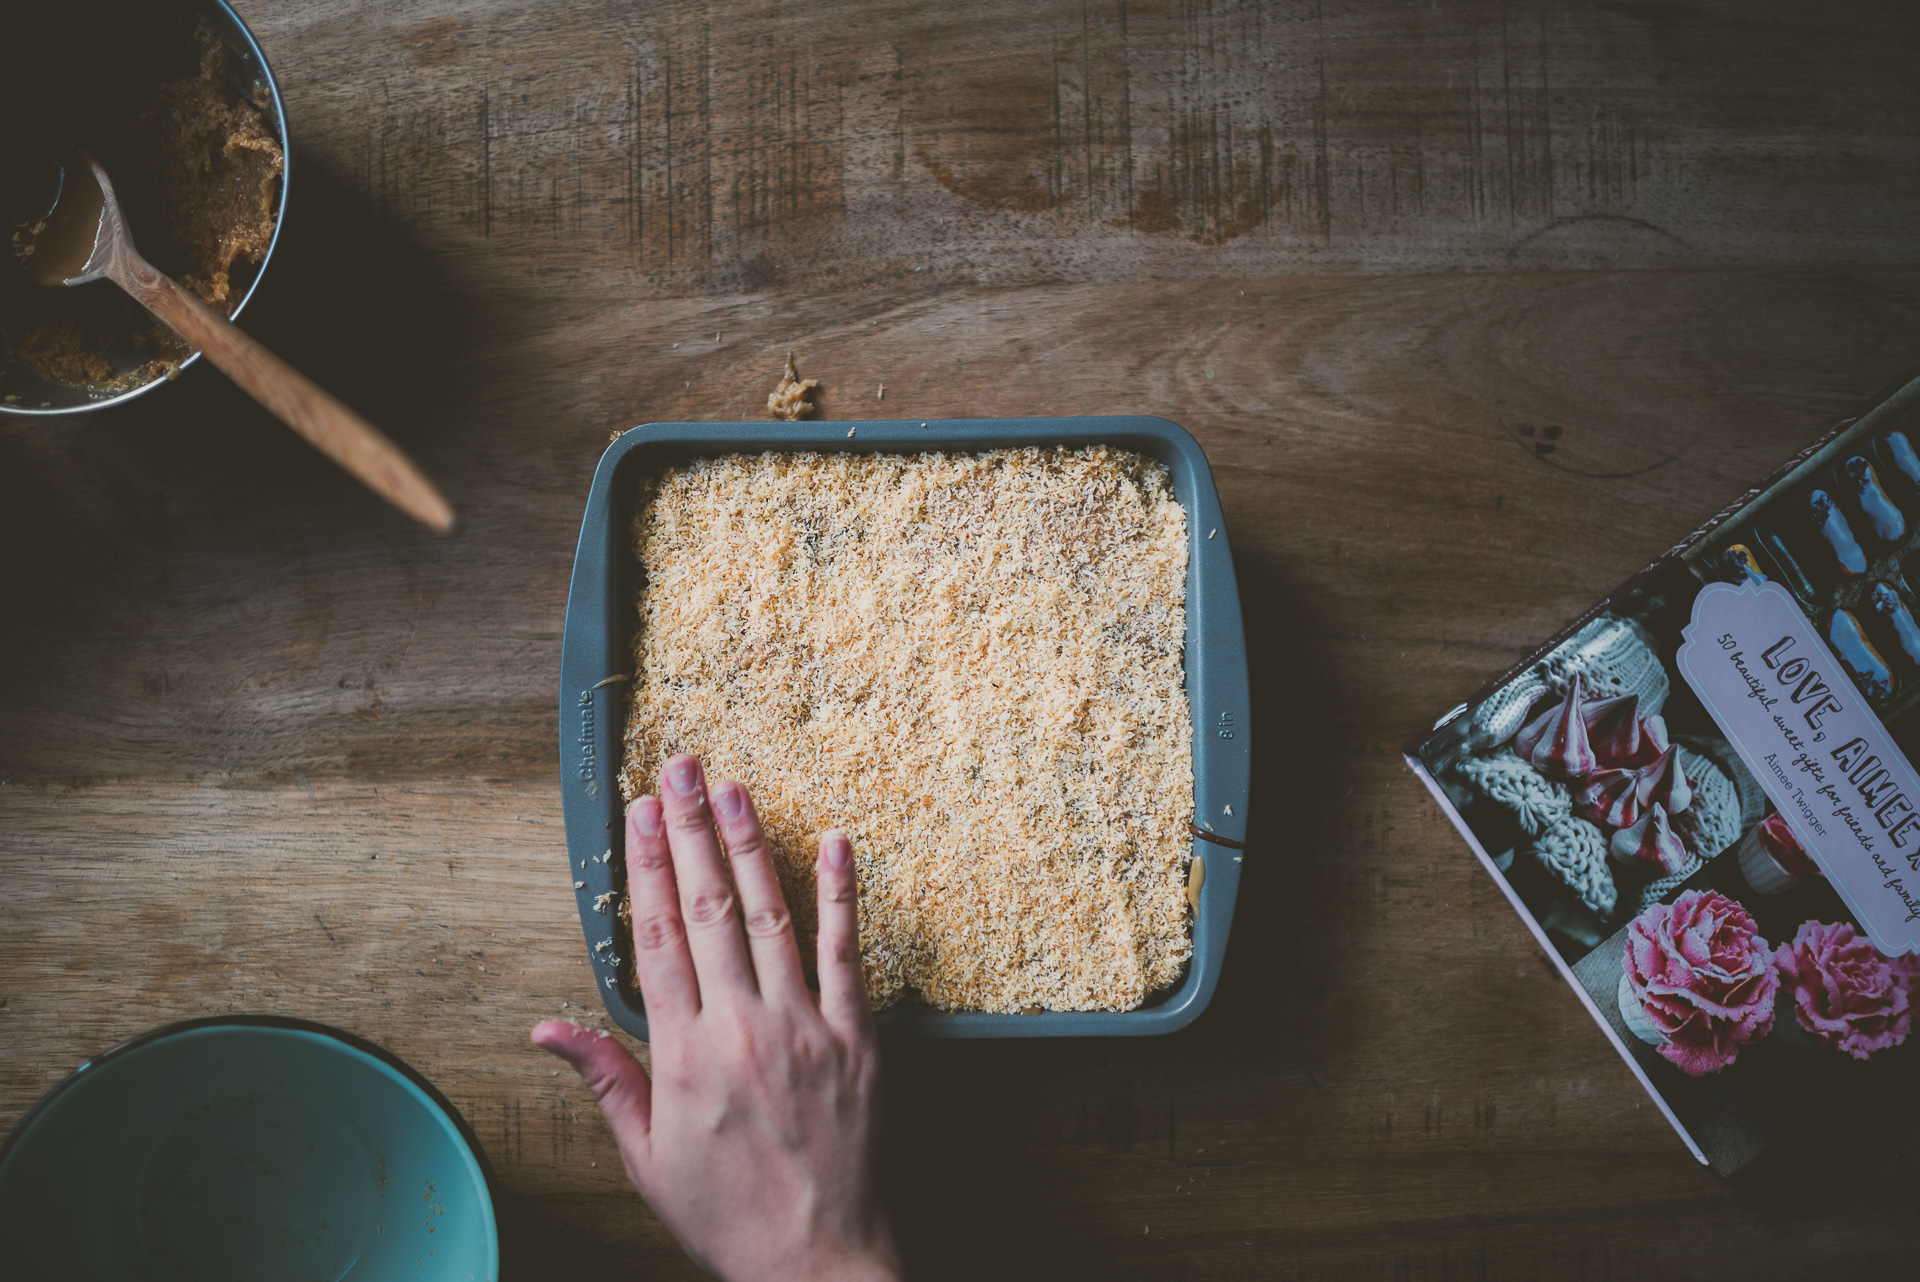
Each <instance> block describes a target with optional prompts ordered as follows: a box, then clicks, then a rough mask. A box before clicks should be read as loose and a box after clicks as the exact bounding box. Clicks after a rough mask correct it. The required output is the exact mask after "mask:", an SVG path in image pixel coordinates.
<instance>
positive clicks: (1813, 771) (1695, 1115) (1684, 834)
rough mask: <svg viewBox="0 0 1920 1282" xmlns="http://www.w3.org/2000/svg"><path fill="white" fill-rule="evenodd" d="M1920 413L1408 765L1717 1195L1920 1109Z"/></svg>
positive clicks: (1903, 416) (1768, 494)
mask: <svg viewBox="0 0 1920 1282" xmlns="http://www.w3.org/2000/svg"><path fill="white" fill-rule="evenodd" d="M1916 406H1920V379H1916V380H1914V381H1913V382H1910V383H1908V384H1907V385H1905V386H1904V387H1901V388H1900V389H1899V390H1897V391H1896V392H1894V393H1893V394H1892V395H1891V396H1889V397H1888V398H1886V399H1885V400H1883V401H1881V402H1880V403H1879V404H1877V405H1876V406H1875V407H1874V408H1873V409H1871V410H1870V411H1868V412H1867V413H1866V414H1864V415H1862V416H1860V417H1859V418H1857V419H1852V420H1849V421H1847V422H1845V423H1842V424H1841V425H1840V426H1839V427H1838V428H1836V429H1834V430H1833V431H1832V432H1830V433H1828V434H1827V435H1826V436H1825V437H1823V438H1822V439H1821V440H1819V441H1817V442H1816V443H1815V444H1814V445H1813V446H1811V447H1810V448H1809V449H1808V450H1807V451H1806V452H1804V453H1803V454H1801V455H1800V456H1799V457H1797V458H1795V459H1793V460H1790V461H1789V462H1788V463H1787V464H1786V465H1785V466H1784V467H1782V468H1781V469H1780V470H1779V471H1778V472H1776V473H1775V474H1774V475H1773V476H1772V477H1770V478H1768V480H1767V481H1766V483H1764V484H1763V485H1762V486H1761V487H1759V488H1758V489H1756V490H1754V491H1752V492H1750V493H1749V494H1747V495H1746V496H1744V497H1743V498H1741V499H1740V500H1739V501H1737V502H1735V503H1734V504H1732V505H1731V506H1729V507H1728V508H1726V509H1725V510H1723V511H1722V512H1721V513H1719V514H1718V515H1717V516H1715V517H1714V518H1713V519H1712V520H1710V521H1709V522H1708V523H1707V524H1706V525H1705V526H1703V527H1702V528H1701V529H1699V530H1697V531H1695V532H1694V533H1693V534H1692V535H1691V536H1689V537H1688V538H1686V539H1685V540H1684V541H1683V542H1681V543H1680V544H1678V545H1676V546H1675V547H1673V548H1672V549H1671V550H1670V551H1668V552H1667V553H1666V554H1665V555H1664V556H1662V557H1661V558H1660V559H1659V560H1658V561H1656V562H1655V563H1654V564H1653V565H1651V566H1649V567H1647V568H1646V569H1645V570H1643V571H1642V572H1641V573H1639V574H1638V575H1636V576H1634V577H1633V578H1632V579H1630V580H1629V581H1628V582H1627V583H1625V584H1623V585H1622V586H1621V587H1620V588H1619V589H1618V590H1617V591H1615V592H1614V593H1612V594H1611V595H1609V596H1608V597H1607V598H1606V599H1605V600H1604V601H1602V602H1600V603H1599V604H1598V605H1596V606H1595V607H1594V608H1593V609H1592V610H1590V611H1589V612H1588V613H1587V614H1586V615H1585V616H1583V617H1582V618H1580V619H1578V620H1576V621H1575V623H1574V624H1573V625H1572V626H1570V627H1569V628H1568V629H1567V630H1566V631H1565V632H1564V633H1562V634H1561V635H1560V636H1559V637H1556V638H1554V639H1553V640H1552V641H1551V642H1549V643H1548V644H1547V645H1545V646H1543V647H1542V648H1541V649H1540V650H1538V651H1536V652H1535V653H1534V654H1533V655H1532V656H1531V657H1530V658H1529V659H1527V660H1526V661H1525V662H1524V663H1522V664H1520V665H1519V666H1518V667H1516V668H1515V669H1513V670H1512V671H1510V672H1509V673H1508V674H1507V675H1506V676H1504V677H1502V678H1501V679H1500V680H1499V681H1497V682H1495V683H1494V684H1492V685H1491V686H1489V687H1487V688H1486V689H1485V690H1483V691H1482V692H1481V694H1480V695H1479V696H1478V697H1477V698H1475V699H1473V700H1471V701H1470V702H1468V703H1465V704H1462V705H1460V706H1459V707H1457V708H1455V709H1454V710H1453V711H1452V712H1450V713H1448V714H1447V715H1446V716H1445V717H1443V718H1441V720H1440V721H1439V723H1438V724H1437V725H1436V726H1435V728H1434V729H1433V731H1432V732H1430V733H1429V734H1427V735H1425V736H1423V737H1422V738H1420V739H1419V740H1417V741H1416V742H1415V743H1413V744H1412V745H1410V746H1409V748H1408V749H1407V761H1408V764H1409V765H1410V766H1411V767H1412V768H1413V769H1414V771H1415V773H1416V774H1418V775H1419V776H1420V778H1421V779H1422V780H1423V781H1424V782H1425V783H1426V785H1427V786H1428V788H1429V789H1430V790H1431V791H1432V792H1433V794H1434V797H1435V798H1436V799H1437V800H1438V801H1439V803H1440V804H1441V806H1442V807H1444V808H1445V809H1446V811H1447V813H1448V816H1449V818H1451V819H1452V821H1453V823H1454V825H1455V827H1456V828H1458V829H1459V831H1460V833H1461V835H1462V836H1463V837H1465V838H1466V840H1467V842H1468V844H1469V845H1470V846H1471V847H1472V848H1473V850H1474V851H1475V853H1476V854H1477V855H1478V856H1479V858H1480V860H1481V862H1482V863H1483V864H1484V865H1485V867H1486V869H1487V871H1488V872H1489V873H1490V874H1491V875H1492V876H1493V877H1494V879H1495V880H1496V881H1497V882H1498V883H1499V884H1500V886H1501V888H1502V889H1503V890H1504V891H1505V893H1506V895H1507V898H1508V899H1509V901H1510V902H1511V903H1512V904H1513V906H1514V908H1515V909H1516V910H1517V911H1518V912H1519V913H1520V915H1521V917H1522V918H1523V919H1524V920H1525V921H1526V923H1527V924H1528V926H1529V928H1530V929H1531V930H1532V932H1533V934H1534V935H1535V937H1536V938H1537V939H1538V940H1539V941H1540V943H1541V945H1542V946H1543V947H1545V948H1546V949H1547V951H1548V953H1549V955H1550V956H1551V957H1552V958H1553V959H1554V961H1555V964H1556V965H1557V967H1558V969H1559V970H1560V973H1561V975H1562V976H1563V977H1564V978H1565V979H1566V980H1567V982H1568V983H1569V984H1570V985H1571V986H1572V987H1573V989H1574V992H1575V993H1576V994H1577V996H1578V997H1579V999H1580V1000H1581V1001H1582V1002H1583V1003H1584V1004H1585V1006H1586V1007H1587V1009H1588V1011H1589V1013H1590V1014H1592V1016H1593V1018H1594V1019H1595V1020H1596V1021H1597V1022H1598V1023H1599V1025H1600V1027H1601V1029H1602V1030H1603V1031H1604V1032H1605V1033H1606V1035H1607V1037H1608V1039H1609V1040H1610V1041H1611V1043H1612V1044H1613V1046H1614V1048H1615V1049H1616V1050H1617V1051H1618V1052H1619V1054H1620V1055H1621V1057H1622V1058H1623V1059H1624V1060H1625V1061H1626V1062H1627V1064H1628V1065H1629V1067H1630V1068H1631V1069H1632V1070H1633V1072H1634V1074H1635V1076H1636V1077H1637V1078H1638V1079H1639V1081H1640V1083H1641V1084H1642V1085H1643V1086H1644V1087H1645V1088H1646V1090H1647V1092H1648V1094H1649V1095H1651V1096H1652V1098H1653V1100H1654V1102H1655V1103H1656V1104H1657V1105H1658V1106H1659V1108H1660V1109H1661V1111H1662V1112H1663V1113H1664V1114H1665V1115H1666V1117H1667V1119H1668V1120H1669V1121H1670V1122H1672V1124H1673V1126H1674V1128H1675V1130H1677V1131H1678V1132H1679V1134H1680V1136H1681V1138H1682V1140H1683V1141H1684V1142H1685V1143H1686V1144H1687V1146H1688V1148H1689V1149H1690V1150H1691V1151H1692V1152H1693V1154H1694V1156H1695V1157H1697V1158H1698V1159H1699V1160H1700V1161H1702V1162H1704V1163H1706V1164H1708V1165H1709V1166H1711V1167H1712V1168H1714V1169H1715V1170H1716V1171H1719V1172H1721V1173H1723V1174H1733V1173H1734V1172H1737V1171H1741V1170H1742V1169H1744V1168H1747V1167H1748V1166H1749V1165H1750V1164H1752V1163H1753V1162H1754V1161H1755V1160H1756V1159H1757V1158H1758V1157H1760V1155H1761V1154H1762V1153H1763V1152H1765V1151H1766V1150H1767V1149H1768V1148H1769V1146H1771V1145H1773V1144H1776V1143H1778V1142H1781V1141H1783V1140H1795V1141H1799V1142H1801V1143H1806V1142H1809V1141H1812V1142H1818V1141H1819V1140H1820V1139H1821V1138H1822V1137H1823V1136H1824V1135H1826V1134H1827V1133H1829V1132H1831V1131H1832V1130H1833V1129H1834V1128H1835V1126H1836V1119H1838V1118H1841V1117H1843V1116H1852V1113H1853V1112H1859V1113H1860V1117H1859V1118H1858V1119H1856V1121H1855V1122H1854V1123H1848V1124H1847V1125H1849V1126H1851V1125H1856V1124H1858V1125H1864V1124H1867V1123H1866V1120H1865V1119H1867V1118H1868V1117H1870V1113H1867V1112H1861V1111H1860V1110H1862V1109H1871V1108H1873V1107H1881V1108H1884V1109H1887V1110H1891V1112H1890V1116H1893V1117H1896V1118H1908V1117H1909V1115H1910V1110H1909V1109H1908V1108H1907V1107H1906V1102H1907V1101H1909V1100H1911V1098H1912V1093H1911V1092H1912V1090H1913V1087H1914V1086H1915V1085H1916V1084H1920V1071H1916V1070H1917V1069H1920V1051H1916V1048H1915V1040H1916V1039H1915V1038H1914V1037H1913V1031H1914V1030H1913V1024H1914V1005H1915V1003H1916V1001H1917V1000H1920V773H1916V771H1915V769H1914V765H1913V763H1914V762H1915V761H1916V760H1920V591H1916V589H1920V414H1916V413H1915V410H1916ZM1850 1103H1851V1104H1852V1105H1855V1106H1857V1107H1854V1108H1853V1109H1852V1112H1850V1111H1849V1104H1850Z"/></svg>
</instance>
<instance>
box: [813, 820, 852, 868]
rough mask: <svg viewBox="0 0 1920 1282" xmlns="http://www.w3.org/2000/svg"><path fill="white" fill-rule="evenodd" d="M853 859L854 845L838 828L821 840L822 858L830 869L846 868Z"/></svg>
mask: <svg viewBox="0 0 1920 1282" xmlns="http://www.w3.org/2000/svg"><path fill="white" fill-rule="evenodd" d="M852 857H853V843H852V842H850V841H848V840H847V834H846V833H844V832H841V831H840V830H839V829H838V828H835V829H833V830H832V831H830V832H828V833H827V835H826V836H824V837H822V838H821V839H820V858H821V860H822V861H824V862H825V863H826V865H827V867H829V868H845V867H846V866H847V861H848V860H849V859H851V858H852Z"/></svg>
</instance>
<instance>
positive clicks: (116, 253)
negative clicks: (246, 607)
mask: <svg viewBox="0 0 1920 1282" xmlns="http://www.w3.org/2000/svg"><path fill="white" fill-rule="evenodd" d="M58 169H59V171H60V172H59V175H58V177H59V182H58V189H57V191H55V192H54V203H53V205H52V207H51V208H50V209H49V210H48V212H47V213H46V214H45V215H44V216H42V217H40V218H38V219H35V220H34V221H33V222H31V223H29V224H27V225H25V226H22V227H21V228H20V229H18V230H17V231H16V232H15V233H14V236H13V248H14V253H15V254H16V255H17V256H18V257H19V259H20V264H21V267H22V268H23V269H24V270H25V271H26V273H27V277H28V279H30V280H32V281H34V282H35V283H36V284H40V285H84V284H86V283H87V282H89V281H95V280H99V279H101V278H103V277H104V278H105V279H107V280H110V281H112V282H113V283H114V284H116V285H118V286H119V287H120V288H121V289H124V290H125V291H126V292H127V293H128V294H129V295H131V296H132V298H133V300H134V301H135V302H136V303H139V304H140V305H141V306H142V307H144V308H146V309H147V310H148V311H150V312H152V313H153V314H154V315H155V316H157V317H159V318H160V320H161V321H162V322H163V323H164V324H165V325H166V326H167V327H168V328H169V329H171V330H173V331H174V332H175V333H176V334H178V335H180V337H182V338H184V339H186V340H187V342H188V344H189V345H191V346H193V347H196V348H198V349H199V350H200V352H201V354H202V355H204V356H205V357H206V358H207V359H208V360H210V361H212V362H213V363H214V365H215V366H216V367H218V368H219V369H220V370H221V371H222V372H223V373H225V374H226V376H227V377H228V378H231V379H232V380H233V381H234V382H236V383H238V384H239V385H240V387H241V389H242V390H244V391H245V392H246V393H247V394H248V395H249V396H251V397H253V399H254V400H256V401H259V402H260V403H261V404H262V405H264V406H266V407H267V409H269V410H271V411H273V413H274V414H275V415H277V416H278V417H279V419H280V421H281V422H283V423H285V424H286V425H287V426H288V427H291V428H292V429H293V430H294V431H296V432H298V433H300V435H302V436H304V437H306V438H307V440H309V441H310V442H312V443H313V445H314V446H315V447H316V448H317V449H319V451H320V452H321V453H322V454H325V455H326V456H327V457H328V458H330V459H332V460H333V461H334V462H336V463H338V464H339V465H340V466H341V467H344V468H346V469H347V471H349V472H351V473H353V474H354V475H355V476H357V477H359V478H360V479H361V480H362V481H364V482H366V484H367V486H368V488H370V489H371V490H373V491H374V493H376V494H378V495H380V496H381V497H382V498H384V499H386V500H387V502H389V503H391V504H393V505H394V506H395V507H397V508H399V509H400V510H401V511H403V512H405V513H406V514H407V515H409V516H411V517H413V518H414V519H415V520H417V521H420V522H421V523H422V524H425V525H427V526H430V527H432V528H433V529H435V530H438V531H440V532H441V533H442V534H444V533H446V532H447V531H449V530H451V529H452V528H453V508H452V506H451V505H450V504H448V502H447V500H446V499H445V498H444V497H442V496H441V494H440V491H439V490H437V489H435V488H434V486H433V482H431V481H429V480H428V479H427V478H426V477H425V476H424V475H422V474H421V471H420V469H419V468H417V467H415V466H414V464H413V461H412V460H411V459H409V458H408V457H407V456H406V455H405V454H403V453H401V452H400V447H399V446H397V445H395V444H394V443H393V442H392V441H390V440H388V439H387V438H386V437H385V436H382V435H381V434H380V432H379V431H378V430H377V429H375V428H374V426H373V425H372V424H370V423H368V422H367V421H366V420H365V419H363V418H361V417H360V416H359V415H358V414H355V413H354V412H353V411H352V410H350V409H348V408H347V407H346V406H344V405H342V404H341V403H340V402H339V401H337V400H335V399H334V398H333V397H331V396H329V395H328V394H327V393H326V392H323V391H321V390H320V388H318V387H316V386H315V385H314V384H313V383H312V382H311V381H309V380H308V379H307V378H306V376H305V375H303V374H301V373H299V372H298V371H296V370H295V369H294V368H293V367H292V366H290V365H288V364H287V363H286V362H285V361H283V360H281V359H280V358H279V357H277V356H275V355H274V354H273V353H272V352H270V351H268V350H267V349H266V348H264V347H262V346H261V345H260V344H259V343H257V342H255V341H254V340H253V339H251V338H249V337H247V335H245V334H243V333H241V332H240V331H239V330H238V329H235V328H234V327H233V325H232V324H231V323H230V322H228V321H227V320H226V318H224V317H222V316H220V315H218V314H217V313H215V312H214V311H213V309H211V308H209V307H208V306H207V305H206V304H205V303H203V302H201V301H200V299H199V296H198V295H196V294H194V293H193V291H191V290H188V289H183V288H181V287H180V285H179V284H178V283H177V282H175V281H174V280H173V279H171V278H170V277H168V276H167V275H165V274H164V273H163V272H161V271H159V270H158V269H156V268H155V267H154V266H153V264H151V263H149V262H148V261H147V260H146V259H144V258H142V257H141V256H140V251H139V250H137V249H135V248H134V247H133V238H132V237H131V236H129V235H128V234H127V226H126V221H125V219H123V218H122V217H121V214H120V205H119V202H117V201H116V200H115V199H114V196H113V183H112V182H110V181H108V179H107V175H106V172H105V171H104V170H102V169H101V168H100V166H99V165H98V164H97V163H95V162H94V160H93V159H92V158H91V157H88V156H84V155H82V156H79V157H77V158H76V159H75V161H74V162H73V163H71V164H67V165H61V166H58Z"/></svg>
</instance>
